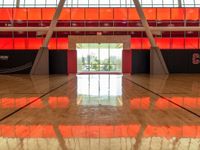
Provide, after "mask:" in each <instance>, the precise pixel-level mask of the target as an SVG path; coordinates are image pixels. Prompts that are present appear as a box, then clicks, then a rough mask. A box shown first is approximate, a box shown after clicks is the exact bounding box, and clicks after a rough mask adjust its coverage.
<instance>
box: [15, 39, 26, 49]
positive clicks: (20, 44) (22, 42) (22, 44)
mask: <svg viewBox="0 0 200 150" xmlns="http://www.w3.org/2000/svg"><path fill="white" fill-rule="evenodd" d="M26 41H27V38H15V39H14V49H22V50H23V49H26V48H27V46H26Z"/></svg>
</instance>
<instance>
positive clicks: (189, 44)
mask: <svg viewBox="0 0 200 150" xmlns="http://www.w3.org/2000/svg"><path fill="white" fill-rule="evenodd" d="M185 48H186V49H198V48H199V39H198V38H185Z"/></svg>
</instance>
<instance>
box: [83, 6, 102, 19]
mask: <svg viewBox="0 0 200 150" xmlns="http://www.w3.org/2000/svg"><path fill="white" fill-rule="evenodd" d="M85 19H86V20H98V19H99V9H97V8H86V9H85Z"/></svg>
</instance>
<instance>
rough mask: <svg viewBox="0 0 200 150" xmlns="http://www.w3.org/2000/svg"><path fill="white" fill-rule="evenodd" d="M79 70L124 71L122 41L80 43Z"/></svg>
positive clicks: (78, 54) (78, 51) (78, 45)
mask: <svg viewBox="0 0 200 150" xmlns="http://www.w3.org/2000/svg"><path fill="white" fill-rule="evenodd" d="M76 46H77V57H78V59H77V61H78V72H79V73H81V72H122V49H123V44H122V43H101V44H98V43H90V44H89V43H78V44H77V45H76Z"/></svg>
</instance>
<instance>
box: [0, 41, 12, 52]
mask: <svg viewBox="0 0 200 150" xmlns="http://www.w3.org/2000/svg"><path fill="white" fill-rule="evenodd" d="M1 49H3V50H5V49H7V50H11V49H13V39H12V38H0V50H1Z"/></svg>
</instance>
